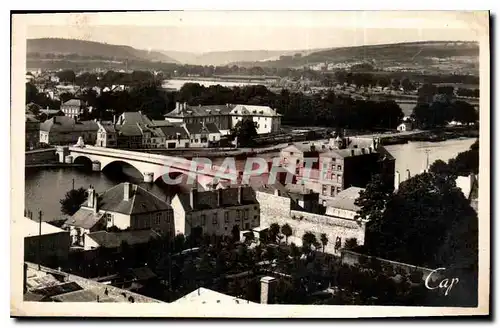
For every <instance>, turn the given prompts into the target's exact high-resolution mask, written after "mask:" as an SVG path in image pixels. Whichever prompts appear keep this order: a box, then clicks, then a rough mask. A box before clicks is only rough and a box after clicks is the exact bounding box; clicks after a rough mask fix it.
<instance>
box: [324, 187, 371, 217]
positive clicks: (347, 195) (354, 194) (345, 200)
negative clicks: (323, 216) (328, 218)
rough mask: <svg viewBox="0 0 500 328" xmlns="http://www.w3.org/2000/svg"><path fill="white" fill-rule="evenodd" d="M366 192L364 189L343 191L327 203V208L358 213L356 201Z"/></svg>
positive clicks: (354, 188)
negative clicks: (363, 191)
mask: <svg viewBox="0 0 500 328" xmlns="http://www.w3.org/2000/svg"><path fill="white" fill-rule="evenodd" d="M362 190H364V189H363V188H358V187H350V188H347V189H345V190H342V191H341V192H340V193H338V194H337V196H335V197H334V198H332V199H330V200H328V201H327V203H326V206H327V207H334V208H339V209H343V210H348V211H354V212H356V211H358V210H359V207H358V206H356V205H354V201H355V200H356V199H357V198H359V193H360V192H361V191H362Z"/></svg>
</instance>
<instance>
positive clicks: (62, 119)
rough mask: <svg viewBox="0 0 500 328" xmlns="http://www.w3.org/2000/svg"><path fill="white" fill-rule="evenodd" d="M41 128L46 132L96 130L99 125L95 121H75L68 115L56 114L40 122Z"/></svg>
mask: <svg viewBox="0 0 500 328" xmlns="http://www.w3.org/2000/svg"><path fill="white" fill-rule="evenodd" d="M40 130H41V131H46V132H78V131H96V132H97V130H99V126H98V125H97V123H96V122H94V121H75V120H74V119H73V118H71V117H68V116H54V117H52V118H51V119H49V120H46V121H45V122H43V123H41V124H40Z"/></svg>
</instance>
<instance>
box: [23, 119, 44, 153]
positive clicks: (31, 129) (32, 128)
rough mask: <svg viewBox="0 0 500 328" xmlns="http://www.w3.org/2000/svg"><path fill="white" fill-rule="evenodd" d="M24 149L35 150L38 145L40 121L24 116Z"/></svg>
mask: <svg viewBox="0 0 500 328" xmlns="http://www.w3.org/2000/svg"><path fill="white" fill-rule="evenodd" d="M24 141H25V149H34V148H37V147H38V145H39V144H40V121H39V120H37V119H36V117H35V116H34V115H28V114H27V115H26V119H25V140H24Z"/></svg>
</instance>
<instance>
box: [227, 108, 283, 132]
mask: <svg viewBox="0 0 500 328" xmlns="http://www.w3.org/2000/svg"><path fill="white" fill-rule="evenodd" d="M230 114H231V125H232V127H235V126H236V124H238V122H241V121H243V119H247V118H251V119H252V120H253V121H254V122H255V123H256V125H257V133H258V134H265V133H272V132H278V131H279V130H280V128H281V115H280V114H278V113H277V112H276V110H274V109H272V108H271V107H269V106H255V105H236V106H234V108H233V109H232V110H231V113H230Z"/></svg>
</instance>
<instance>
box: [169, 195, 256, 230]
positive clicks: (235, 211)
mask: <svg viewBox="0 0 500 328" xmlns="http://www.w3.org/2000/svg"><path fill="white" fill-rule="evenodd" d="M171 205H172V209H173V211H174V217H175V233H176V234H179V233H182V234H185V235H190V234H192V233H196V234H198V235H200V236H201V235H203V234H205V233H207V234H216V235H230V234H231V232H232V230H233V228H234V227H235V226H237V227H238V229H239V230H240V231H241V230H249V229H252V228H254V227H258V226H259V225H260V207H259V203H258V202H257V199H256V197H255V191H254V190H253V189H252V188H251V187H247V186H238V187H229V188H226V189H222V188H220V189H216V190H209V191H198V190H197V189H191V190H190V191H189V192H181V193H178V194H177V195H175V197H174V198H173V199H172V203H171Z"/></svg>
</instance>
